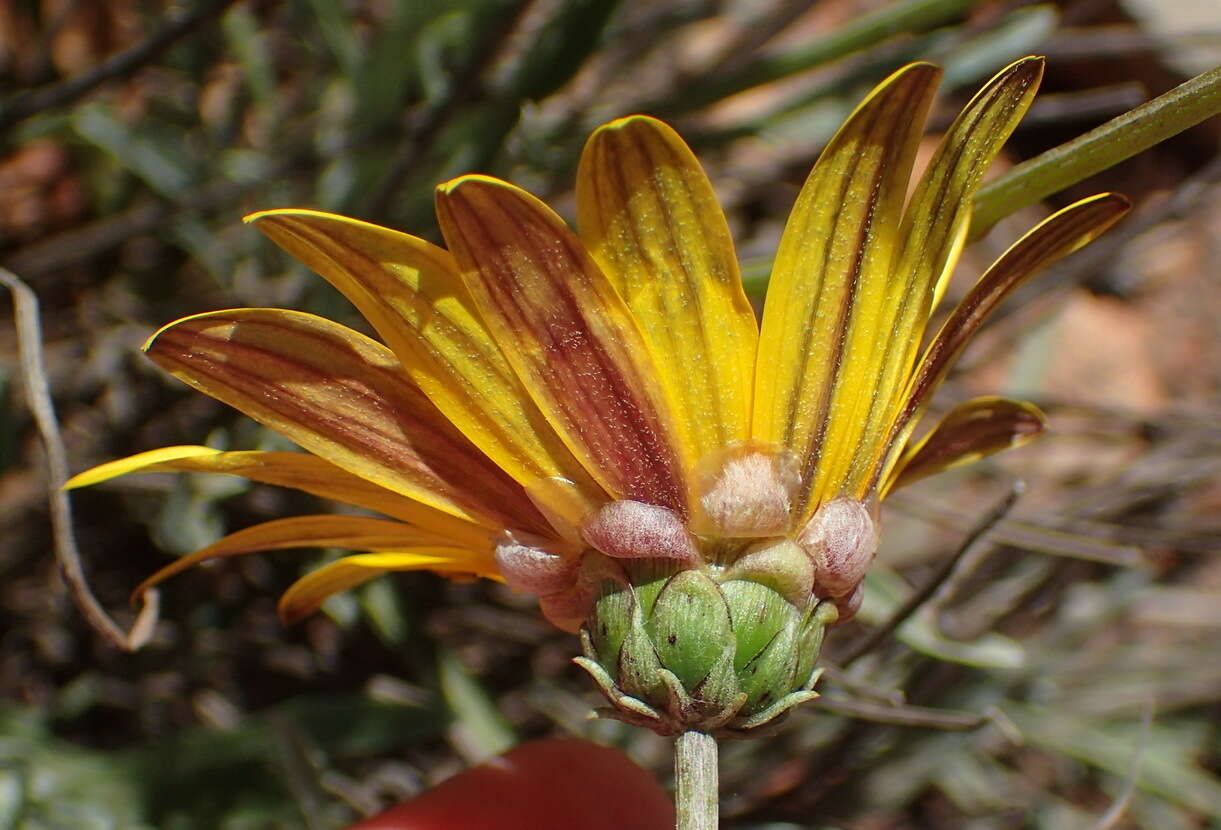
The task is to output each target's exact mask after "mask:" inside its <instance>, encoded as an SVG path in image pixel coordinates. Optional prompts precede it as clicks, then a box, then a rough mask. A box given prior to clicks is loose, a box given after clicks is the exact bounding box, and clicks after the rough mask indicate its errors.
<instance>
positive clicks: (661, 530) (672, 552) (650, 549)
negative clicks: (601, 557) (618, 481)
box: [581, 500, 700, 562]
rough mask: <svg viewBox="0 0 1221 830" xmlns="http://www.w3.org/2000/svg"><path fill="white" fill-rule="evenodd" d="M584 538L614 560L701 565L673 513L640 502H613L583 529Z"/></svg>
mask: <svg viewBox="0 0 1221 830" xmlns="http://www.w3.org/2000/svg"><path fill="white" fill-rule="evenodd" d="M581 536H582V537H583V538H584V539H585V541H586V542H588V543H589V544H590V545H592V546H593V547H595V548H597V549H598V550H600V551H601V552H602V553H604V554H606V555H607V556H610V557H612V558H614V559H642V558H645V557H662V558H665V559H678V560H680V561H683V562H698V561H699V559H700V554H699V550H698V549H697V548H696V547H695V540H694V539H692V537H691V533H690V532H689V531H688V530H687V527H686V525H685V524H684V523H683V520H682V519H681V518H679V516H678V514H676V513H675V512H674V511H673V510H667V509H666V508H664V507H658V506H657V505H655V504H645V503H644V502H640V501H629V500H623V501H613V502H611V503H610V504H607V505H605V506H604V507H602V508H601V509H600V510H598V511H597V512H596V513H594V514H593V515H592V516H590V517H589V518H588V519H586V521H585V524H583V525H582V526H581Z"/></svg>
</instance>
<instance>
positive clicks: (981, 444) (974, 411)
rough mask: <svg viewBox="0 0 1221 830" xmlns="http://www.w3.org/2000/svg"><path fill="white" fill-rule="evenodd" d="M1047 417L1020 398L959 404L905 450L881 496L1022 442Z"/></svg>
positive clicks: (1030, 436)
mask: <svg viewBox="0 0 1221 830" xmlns="http://www.w3.org/2000/svg"><path fill="white" fill-rule="evenodd" d="M1046 422H1047V419H1046V417H1045V416H1044V415H1043V413H1042V412H1041V411H1040V410H1039V408H1038V407H1037V406H1035V405H1034V404H1030V403H1026V402H1024V401H1012V400H1008V399H1006V398H992V397H987V398H975V399H974V400H970V401H967V402H966V403H963V404H959V405H958V406H956V407H954V408H953V409H951V410H950V411H949V413H948V414H947V415H946V416H945V417H944V418H942V419H941V420H940V421H939V422H938V423H937V425H936V426H935V427H933V428H932V429H931V430H929V432H928V434H927V435H925V436H924V437H923V438H922V439H920V440H919V441H917V442H916V443H915V444H912V445H911V446H909V447H908V448H907V449H906V450H904V452H903V455H902V457H900V459H899V463H898V464H896V465H895V470H894V473H893V474H892V475H891V477H890V479H889V481H888V482H887V484H886V486H885V487H884V488H883V492H882V495H883V496H885V495H886V494H887V493H889V492H890V491H891V490H895V489H897V488H899V487H906V486H907V485H908V484H911V483H912V482H913V481H919V480H920V479H922V478H927V477H928V476H931V475H935V474H936V473H940V472H942V471H944V470H949V469H952V468H954V467H960V466H962V465H964V464H970V463H972V462H974V461H978V460H979V459H981V458H985V457H987V456H989V455H992V454H994V453H998V452H1000V451H1001V450H1007V449H1009V448H1010V447H1018V446H1021V445H1022V444H1025V443H1026V442H1027V441H1030V440H1031V439H1033V438H1034V437H1035V436H1037V435H1038V434H1039V433H1041V432H1042V431H1043V428H1044V426H1045V424H1046Z"/></svg>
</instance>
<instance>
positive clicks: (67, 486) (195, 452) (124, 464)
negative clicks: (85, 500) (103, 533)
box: [60, 444, 220, 490]
mask: <svg viewBox="0 0 1221 830" xmlns="http://www.w3.org/2000/svg"><path fill="white" fill-rule="evenodd" d="M218 453H220V450H215V449H212V448H211V447H203V446H198V445H194V444H185V445H178V446H173V447H162V448H160V449H156V450H147V451H145V452H141V453H136V454H135V455H129V456H127V457H126V458H118V459H115V460H114V461H107V462H106V463H105V464H98V465H97V466H96V467H90V468H89V469H88V470H82V471H81V472H79V473H77V474H76V475H74V476H72V477H71V478H69V479H68V480H67V481H65V482H64V483H63V484H62V485H60V487H61V489H63V490H76V489H78V488H81V487H89V486H90V485H93V484H100V483H102V482H103V481H109V480H110V479H112V478H118V477H119V476H121V475H126V474H127V473H134V472H140V471H141V470H143V469H145V468H147V467H150V466H153V465H155V464H161V463H165V462H169V461H177V460H178V459H182V458H194V457H197V456H202V455H217V454H218Z"/></svg>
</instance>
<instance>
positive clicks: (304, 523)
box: [132, 515, 491, 597]
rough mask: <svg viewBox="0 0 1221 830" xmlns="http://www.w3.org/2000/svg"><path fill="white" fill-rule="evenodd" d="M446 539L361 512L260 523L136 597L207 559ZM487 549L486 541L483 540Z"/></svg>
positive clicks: (184, 560)
mask: <svg viewBox="0 0 1221 830" xmlns="http://www.w3.org/2000/svg"><path fill="white" fill-rule="evenodd" d="M451 544H452V541H451V540H447V539H445V538H444V537H439V536H437V535H436V534H433V533H430V532H428V531H426V530H420V529H419V528H415V527H411V526H410V525H406V524H403V523H402V522H394V521H390V520H388V519H371V518H368V517H365V516H336V515H320V516H295V517H293V518H290V519H276V520H275V521H271V522H264V523H263V524H258V525H255V526H253V527H248V528H246V529H245V530H239V531H237V532H236V533H230V534H229V535H228V536H226V537H224V538H223V539H220V540H218V541H216V542H214V543H212V544H211V545H208V546H207V547H205V548H200V549H199V550H197V551H195V552H194V553H192V554H190V555H189V556H183V557H181V558H179V559H176V560H174V561H173V562H171V563H170V564H169V565H166V566H165V567H164V568H162V569H161V570H159V571H157V572H156V573H155V574H153V575H152V576H150V577H149V578H148V579H146V580H144V581H143V582H141V583H140V586H139V587H138V588H136V590H135V591H134V592H133V594H132V596H133V597H138V596H139V595H140V594H142V593H144V592H145V591H146V590H148V589H149V588H151V587H153V586H154V585H157V584H158V583H160V582H164V581H165V580H167V579H169V578H170V577H171V576H174V575H176V574H180V573H182V572H183V571H185V570H188V569H190V568H193V567H195V566H196V565H198V564H200V563H203V562H207V561H209V560H212V559H222V558H225V557H229V556H241V555H243V554H247V553H259V552H262V551H269V550H284V549H286V548H323V547H325V548H346V549H348V550H365V551H401V550H406V549H409V548H414V547H420V546H422V545H431V546H449V545H451ZM487 547H488V549H489V550H490V549H491V544H490V543H489V544H488V545H487Z"/></svg>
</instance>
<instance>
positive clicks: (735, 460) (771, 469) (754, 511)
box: [700, 452, 797, 538]
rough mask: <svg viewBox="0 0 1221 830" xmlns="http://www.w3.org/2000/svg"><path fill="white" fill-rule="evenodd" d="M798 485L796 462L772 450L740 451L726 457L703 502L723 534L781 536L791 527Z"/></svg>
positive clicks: (714, 523) (712, 522)
mask: <svg viewBox="0 0 1221 830" xmlns="http://www.w3.org/2000/svg"><path fill="white" fill-rule="evenodd" d="M785 466H792V467H793V468H794V469H792V470H791V471H790V470H787V469H782V468H783V467H785ZM796 485H797V473H796V469H795V465H784V464H783V462H782V460H781V459H778V458H776V457H774V456H772V455H770V454H768V453H763V452H747V453H738V454H735V455H732V456H730V457H729V458H728V459H726V460H725V462H724V464H723V465H722V467H721V469H720V470H719V472H718V473H717V476H716V478H715V480H714V481H713V483H712V486H711V487H710V488H709V489H708V492H707V493H705V494H704V496H703V497H702V498H701V499H700V505H701V506H702V507H703V508H704V515H705V516H707V518H708V521H709V523H710V524H711V525H712V527H713V528H714V529H715V530H716V532H717V533H718V534H719V535H721V536H728V537H736V538H743V537H755V536H779V535H781V534H783V533H785V532H787V531H788V529H789V509H790V507H791V506H792V493H793V490H794V489H795V488H796Z"/></svg>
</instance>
